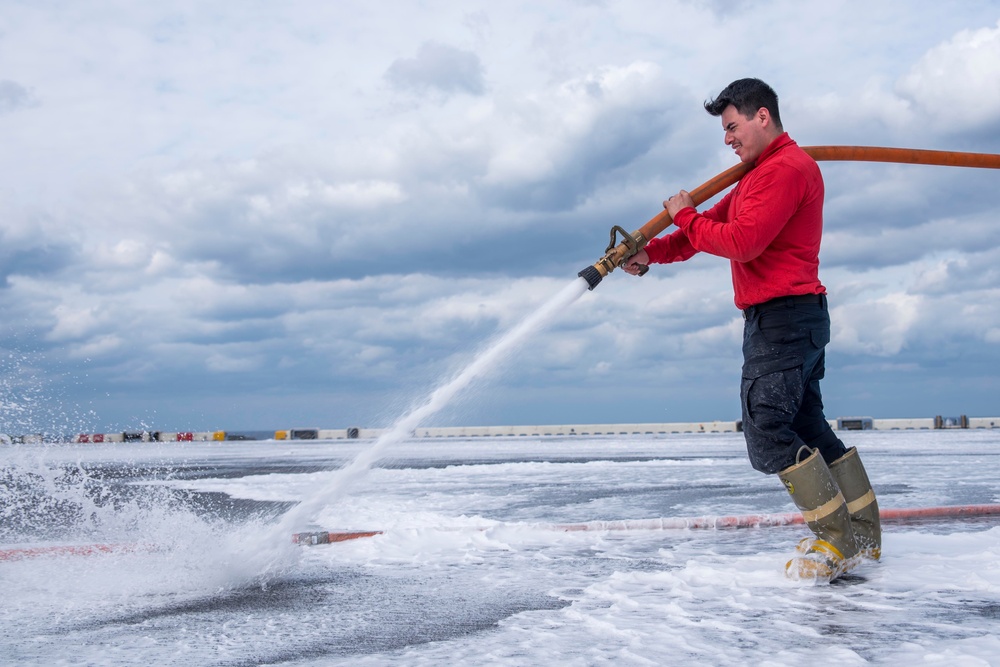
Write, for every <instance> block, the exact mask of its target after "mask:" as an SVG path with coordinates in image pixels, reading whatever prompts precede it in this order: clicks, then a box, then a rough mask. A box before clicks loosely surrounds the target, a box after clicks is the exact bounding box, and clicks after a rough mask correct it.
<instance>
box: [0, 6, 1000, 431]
mask: <svg viewBox="0 0 1000 667" xmlns="http://www.w3.org/2000/svg"><path fill="white" fill-rule="evenodd" d="M722 6H723V5H722V4H720V3H711V4H709V5H705V4H704V3H701V4H699V3H690V2H687V1H681V2H673V1H671V0H667V1H666V2H659V3H652V2H650V3H643V2H640V3H624V4H622V3H617V4H616V3H578V2H559V1H558V0H557V1H556V2H555V4H553V5H546V7H545V8H544V9H539V6H538V5H537V3H535V4H531V3H514V4H513V5H491V6H489V7H483V8H478V9H477V10H476V11H475V13H473V14H469V13H468V8H467V7H464V6H460V5H455V3H447V2H439V1H436V0H434V1H431V2H429V3H424V4H421V5H420V6H419V7H418V6H416V5H413V6H411V5H408V4H406V3H399V4H394V5H391V10H392V11H390V12H388V13H386V12H385V11H379V12H373V11H371V9H370V7H368V5H365V4H364V3H362V2H352V1H348V2H346V3H332V4H322V3H320V4H316V3H311V2H299V1H298V0H292V1H291V4H289V5H282V6H280V7H279V6H278V5H273V6H272V5H267V6H263V5H262V6H260V7H256V8H255V9H254V10H253V11H251V12H232V11H230V10H229V9H226V8H222V9H218V8H216V9H213V10H211V11H209V10H207V9H204V8H202V7H201V6H198V5H191V6H190V7H182V8H180V9H178V8H170V9H168V10H163V9H162V8H158V7H157V6H154V5H148V6H146V5H143V6H141V7H140V6H139V5H136V6H135V7H132V8H130V9H129V10H127V11H121V12H116V13H114V14H113V15H109V14H107V13H104V12H94V11H92V10H91V9H92V8H90V6H89V4H88V3H86V2H84V3H83V4H80V5H74V7H73V8H72V9H71V10H67V11H61V12H53V11H52V10H51V8H48V7H46V6H44V5H30V4H28V5H18V6H12V7H11V8H10V11H9V12H7V13H6V14H5V20H6V21H8V24H9V28H7V29H5V34H4V41H3V44H2V46H3V49H4V54H6V55H5V57H8V56H9V58H7V60H5V62H9V63H11V65H10V68H9V71H10V72H12V74H10V75H9V76H11V77H16V78H17V80H18V81H21V82H31V85H30V86H28V85H26V84H23V83H15V82H13V81H7V82H6V83H4V84H2V85H0V110H2V111H6V113H3V114H2V115H0V124H2V126H3V129H4V131H5V136H6V137H8V142H7V143H6V144H5V150H4V151H2V152H0V176H2V180H0V182H2V183H3V184H4V185H3V187H0V207H2V208H3V210H4V212H5V214H4V216H3V217H2V218H0V248H2V249H0V274H2V275H3V276H4V278H5V282H3V283H0V284H2V288H0V308H2V309H3V311H4V313H5V327H4V328H3V329H2V330H0V345H2V346H3V348H4V351H5V352H7V351H9V352H10V353H12V354H20V355H27V356H29V357H31V358H30V359H29V360H28V361H29V362H28V363H25V364H23V365H22V366H21V367H20V368H19V370H18V373H19V374H20V376H19V377H23V374H24V373H25V372H28V370H29V369H30V372H33V373H37V377H38V381H39V383H40V384H43V385H46V386H48V387H49V388H50V389H51V392H52V395H53V396H57V397H58V398H56V399H53V401H66V402H67V403H72V402H76V403H78V404H80V405H81V406H84V411H85V412H87V413H89V411H91V410H93V411H94V412H96V413H98V414H99V415H100V416H99V417H92V418H89V419H93V420H95V421H98V422H100V423H112V422H116V423H121V422H129V421H130V420H136V419H140V418H141V419H144V420H147V421H155V422H157V424H156V426H157V428H162V429H165V430H169V429H171V428H177V429H183V430H188V429H191V428H201V427H202V426H208V425H209V424H210V425H211V427H215V426H218V425H219V423H220V422H226V423H228V424H231V425H233V426H234V427H239V428H252V427H261V428H272V427H276V426H280V425H281V423H286V420H287V422H295V421H300V422H301V423H310V424H321V425H324V426H327V425H329V426H338V425H347V424H353V425H358V424H361V425H375V423H376V422H379V421H381V423H384V422H385V421H387V420H391V419H392V418H393V417H395V416H397V414H398V412H397V411H398V410H399V409H402V408H403V407H405V406H406V405H408V404H409V403H410V400H411V399H414V398H415V397H416V398H419V397H420V396H422V395H425V394H426V392H427V391H429V388H430V387H432V386H433V385H434V384H435V383H436V382H438V381H440V379H441V377H442V376H446V375H447V372H449V371H451V370H454V369H455V368H456V367H460V366H461V365H462V364H463V363H466V362H467V361H468V360H469V358H470V356H471V355H472V354H473V353H474V352H475V350H476V349H478V347H479V346H480V345H482V344H484V342H485V341H488V340H489V339H490V338H491V337H492V336H494V335H497V334H498V333H502V332H503V331H505V330H506V329H507V328H508V327H510V326H512V325H513V324H514V323H515V322H516V321H517V320H518V318H519V317H522V316H524V315H525V314H527V313H528V312H530V311H531V310H532V309H533V308H536V307H538V305H539V304H540V303H541V302H543V301H544V299H545V298H546V297H547V296H548V295H550V294H554V293H556V292H557V291H558V290H559V289H561V288H562V287H563V286H564V285H565V283H566V282H567V281H569V280H572V279H573V277H574V276H575V274H576V272H577V271H578V270H579V269H580V268H582V267H583V265H584V264H587V263H590V262H592V261H594V260H595V259H597V257H599V256H600V255H601V254H603V251H604V247H605V245H606V244H607V241H608V230H609V228H610V227H611V225H613V224H620V225H622V226H623V227H625V228H627V229H629V230H632V229H635V228H637V227H639V226H640V225H641V224H642V223H643V222H645V221H646V220H648V219H649V218H651V217H652V216H653V215H655V214H656V213H658V212H659V210H660V209H661V206H660V202H661V201H662V199H663V198H664V196H665V195H667V194H670V193H672V192H674V191H676V190H677V189H679V188H682V187H684V188H686V189H691V188H693V187H695V186H697V185H698V184H700V182H702V181H704V180H707V179H708V178H710V177H711V176H714V175H715V174H716V173H718V172H720V171H722V170H723V169H725V168H726V167H728V166H730V165H731V164H732V163H733V156H732V154H731V151H729V150H728V149H727V148H726V147H725V146H723V144H722V134H721V131H720V129H719V126H718V122H717V119H712V118H710V117H708V116H707V115H706V114H705V113H704V112H703V110H702V108H701V102H702V101H703V100H704V99H706V98H708V97H710V96H712V95H713V94H715V93H717V92H718V90H720V89H721V87H722V86H724V85H725V84H726V83H728V82H729V81H731V80H733V79H735V78H739V77H742V76H748V75H753V76H761V77H762V78H764V79H765V80H768V81H769V82H770V83H772V85H774V86H775V87H776V88H777V89H778V91H779V93H780V94H781V95H782V105H783V107H782V116H783V119H784V120H785V123H786V127H788V128H789V131H790V132H791V133H792V136H793V137H794V138H796V139H797V140H798V141H799V142H800V143H802V144H810V143H811V144H835V143H844V144H862V145H897V146H913V147H919V148H941V149H956V150H959V149H963V148H964V149H968V150H979V151H991V152H998V151H1000V133H998V132H996V126H995V124H994V123H993V120H992V119H995V118H996V117H997V115H998V114H997V110H996V104H995V100H994V97H993V95H994V92H995V91H994V90H993V88H989V87H988V84H989V82H990V81H991V80H994V81H995V80H996V64H995V63H996V60H997V59H996V58H995V57H994V56H993V54H994V49H995V48H996V46H995V40H996V35H997V32H998V27H1000V26H998V24H996V12H995V7H994V6H992V5H991V4H989V3H986V4H983V5H972V4H970V5H967V6H962V8H961V10H956V9H955V8H954V7H951V6H945V5H942V4H941V3H932V2H929V1H927V2H918V3H917V4H916V5H915V6H914V9H913V10H911V11H909V12H906V13H899V12H898V8H895V7H889V6H886V7H884V8H883V7H881V6H871V5H870V3H869V4H864V3H861V2H859V1H857V0H849V1H848V2H847V3H846V4H844V3H839V4H832V5H830V4H828V5H823V6H822V7H819V6H814V5H813V4H811V3H790V2H787V3H785V2H781V3H773V4H763V5H754V6H753V8H752V9H751V8H747V7H743V6H742V5H737V6H735V7H732V8H730V7H729V6H728V5H727V6H726V9H727V11H725V12H723V11H721V10H720V8H721V7H722ZM387 17H388V18H387ZM890 19H891V24H892V25H893V26H894V30H892V31H888V32H887V31H886V30H885V29H884V27H881V26H882V25H884V24H885V22H886V21H887V20H890ZM664 25H674V26H677V25H684V26H687V27H688V29H684V30H675V31H673V32H672V33H671V34H670V35H669V38H667V37H665V36H664V34H665V33H664V32H663V26H664ZM802 26H806V27H807V29H806V30H803V29H802ZM845 34H850V35H852V45H853V46H852V48H851V49H844V48H843V35H845ZM761 35H767V36H768V37H767V39H761ZM720 43H726V44H729V45H731V52H738V53H742V54H745V55H746V58H740V59H737V60H736V61H734V60H733V59H732V58H728V57H726V56H725V54H724V53H722V52H720V51H719V50H718V49H717V45H718V44H720ZM38 44H59V45H60V48H59V49H43V50H38V49H37V45H38ZM27 53H35V54H37V57H32V58H25V57H15V56H14V55H12V54H27ZM789 53H795V54H796V55H795V57H794V58H790V57H789V56H788V54H789ZM748 63H750V64H748ZM935 63H944V66H943V68H942V69H940V71H939V70H938V69H935V67H936V66H935ZM747 68H750V69H751V70H753V71H747ZM949 73H955V75H954V76H953V77H951V78H950V79H949ZM991 77H992V78H991ZM987 88H988V89H987ZM36 90H37V91H43V92H44V101H45V104H36V103H35V102H34V101H35V99H36V98H35V92H34V91H36ZM40 94H41V93H39V95H40ZM952 103H954V104H955V105H956V107H960V109H957V110H956V115H955V117H954V119H950V118H949V115H948V114H949V109H948V105H950V104H952ZM29 107H30V108H29ZM823 173H824V177H825V179H826V184H827V209H826V225H827V228H826V230H827V231H826V237H825V239H824V251H823V256H822V260H823V264H822V267H821V272H822V277H823V280H824V283H825V284H826V285H827V287H828V289H829V290H830V292H831V300H832V302H833V303H834V306H835V311H834V316H835V317H834V322H835V327H841V328H839V329H837V331H839V332H840V333H839V334H838V338H837V339H836V340H835V344H834V345H833V346H831V352H832V353H833V354H832V356H831V358H836V359H839V360H840V361H837V362H834V364H833V365H831V368H830V369H829V371H830V372H829V376H830V378H829V385H828V391H829V396H830V399H831V402H830V403H829V405H831V406H832V407H831V409H832V410H837V409H838V408H839V406H845V408H844V409H845V410H846V409H847V407H846V406H853V405H855V403H852V401H856V400H859V399H856V398H855V397H856V396H861V395H862V394H863V393H864V392H869V393H870V394H873V395H872V397H871V398H870V399H868V400H869V403H866V404H863V405H862V406H861V407H864V410H863V412H866V413H871V412H875V413H880V411H881V408H880V407H879V406H891V407H895V406H896V405H898V404H897V403H892V402H891V401H890V399H889V398H888V397H889V395H890V394H892V391H889V390H885V391H882V392H881V395H880V393H879V392H877V391H876V392H871V391H870V387H869V388H866V387H865V385H866V383H867V384H869V385H870V386H871V387H879V388H883V384H880V383H884V382H887V380H885V379H884V378H882V377H881V376H879V375H878V374H877V373H875V372H874V371H872V372H871V373H868V372H866V371H865V370H864V369H866V368H873V369H874V368H883V369H886V371H885V372H886V374H888V375H892V374H894V373H896V374H900V375H901V374H904V373H905V374H906V378H907V380H906V383H905V386H903V385H898V386H897V387H896V391H899V390H900V387H903V388H905V389H907V390H908V391H909V388H910V387H920V386H922V387H924V388H925V389H926V388H927V387H929V386H932V385H933V384H934V383H936V382H938V381H939V380H940V381H942V382H943V381H944V380H948V381H951V382H954V383H955V384H956V385H957V384H961V383H963V382H965V383H972V382H978V383H979V385H980V388H979V390H978V391H977V392H971V391H968V392H965V393H961V394H959V393H956V398H955V400H956V401H957V400H960V398H961V400H966V401H968V403H965V405H972V404H973V403H972V402H973V401H977V400H979V401H982V402H985V399H981V398H979V397H982V396H988V395H995V393H996V389H997V384H996V381H995V380H991V379H990V377H989V376H988V373H989V372H990V369H991V368H992V369H993V370H995V368H996V363H1000V361H998V352H997V345H996V336H997V334H996V331H998V330H1000V315H998V313H997V307H995V306H993V305H992V304H994V303H997V302H998V301H1000V300H998V298H997V290H998V289H1000V276H998V275H997V272H996V270H995V269H994V268H993V267H994V266H996V265H997V263H998V262H1000V258H998V257H997V254H996V253H997V248H998V247H1000V236H998V234H1000V227H998V226H997V225H996V224H995V220H996V218H997V204H996V198H995V196H994V193H995V192H996V175H997V173H996V172H988V171H985V170H981V171H974V170H959V169H947V168H930V167H905V166H893V165H881V164H879V165H863V164H850V163H838V164H834V163H826V164H824V165H823ZM838 320H839V321H838ZM741 326H742V320H741V319H739V314H738V313H737V312H736V310H735V309H734V307H733V304H732V286H731V278H730V274H729V267H728V263H727V262H725V261H723V260H719V259H717V258H712V257H698V258H695V259H693V260H692V261H690V262H688V263H685V264H683V265H678V266H657V267H654V270H653V272H651V273H650V274H649V275H647V276H646V277H645V278H642V279H635V278H632V277H629V276H625V275H623V274H621V272H616V273H615V274H613V275H612V276H610V277H609V278H608V279H606V280H605V282H604V283H603V284H602V285H601V286H600V287H599V288H598V290H596V291H594V292H592V293H588V294H586V295H584V297H583V298H581V300H580V301H579V302H578V303H576V304H574V305H573V306H572V307H569V308H567V309H566V311H565V312H563V313H560V314H559V317H557V318H555V319H554V320H553V322H551V323H550V328H549V329H547V330H546V331H543V332H541V333H539V334H538V335H537V336H536V337H534V338H533V339H532V341H531V342H530V344H529V345H527V346H526V347H525V348H524V349H523V350H522V351H521V352H520V353H519V355H518V356H517V358H516V359H513V360H511V361H510V362H509V363H507V364H505V365H504V367H503V368H502V369H498V372H497V373H496V375H495V377H494V379H493V380H491V381H490V382H489V393H488V394H486V393H477V392H471V391H470V392H469V393H468V400H466V401H465V402H464V404H463V407H462V410H461V412H460V413H458V412H456V413H453V414H451V415H449V416H447V417H444V416H442V419H445V418H447V419H454V420H459V421H464V420H466V419H469V420H473V419H474V420H477V421H478V420H481V421H484V422H493V423H504V422H506V423H511V422H523V421H525V420H539V421H545V422H550V423H551V422H557V421H567V420H588V419H593V420H598V421H615V420H621V421H627V420H634V421H650V420H660V419H663V420H669V419H675V420H677V421H685V420H689V419H716V418H729V417H732V418H736V417H738V416H739V405H738V396H737V390H736V388H735V387H736V383H737V382H738V373H739V365H740V358H739V356H740V353H739V337H740V333H741ZM977 359H978V362H977V361H976V360H977ZM841 364H844V365H847V366H850V368H851V369H860V370H857V371H855V370H851V371H850V372H849V373H843V374H842V373H840V372H839V371H840V370H841V369H842V368H843V366H841ZM501 371H502V372H501ZM991 382H993V384H990V383H991ZM885 386H888V385H885ZM983 387H986V389H987V390H986V391H984V390H983ZM890 389H891V387H890ZM862 390H864V391H862ZM991 392H992V393H991ZM911 395H912V396H913V400H912V401H911V402H910V405H928V403H926V402H924V403H920V401H923V400H924V399H923V398H922V396H921V395H918V394H917V393H913V392H911ZM0 400H3V397H2V396H0ZM36 403H37V401H36ZM865 406H868V407H865ZM914 409H917V408H914ZM984 409H986V408H984ZM991 409H992V408H991ZM882 414H884V413H882ZM887 416H896V415H887ZM101 420H103V421H101ZM276 422H280V423H277V424H276ZM3 428H4V427H3V426H2V425H0V430H2V429H3Z"/></svg>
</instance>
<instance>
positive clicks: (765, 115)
mask: <svg viewBox="0 0 1000 667" xmlns="http://www.w3.org/2000/svg"><path fill="white" fill-rule="evenodd" d="M757 120H758V121H760V124H761V125H762V126H763V127H767V126H768V125H770V124H771V112H770V111H768V110H767V107H761V108H759V109H757Z"/></svg>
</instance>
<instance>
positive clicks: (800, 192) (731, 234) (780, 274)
mask: <svg viewBox="0 0 1000 667" xmlns="http://www.w3.org/2000/svg"><path fill="white" fill-rule="evenodd" d="M823 193H824V189H823V175H822V174H821V173H820V170H819V165H817V164H816V161H815V160H813V159H812V158H811V157H809V155H807V154H806V153H805V151H803V150H802V149H801V148H799V146H798V144H796V143H795V142H794V141H792V139H791V138H790V137H789V136H788V134H787V133H784V134H782V135H781V136H780V137H778V138H777V139H775V140H774V141H772V142H771V143H770V144H769V145H768V147H767V148H766V149H764V152H763V153H761V155H760V157H758V158H757V161H756V162H755V164H754V167H753V169H751V170H750V171H749V172H747V173H746V174H745V175H744V176H743V178H741V179H740V182H739V183H737V184H736V187H735V188H733V189H732V190H731V191H730V192H728V193H727V194H726V195H725V196H724V197H723V198H722V200H721V201H720V202H719V203H718V204H716V205H715V206H713V207H712V208H710V209H708V210H707V211H705V212H703V213H698V212H697V211H695V209H693V208H685V209H682V210H681V211H678V212H677V217H675V218H674V224H676V225H677V227H678V230H677V231H676V232H674V233H672V234H669V235H667V236H663V237H660V238H656V239H653V240H652V241H650V242H649V243H648V244H647V245H646V252H647V253H648V254H649V261H650V263H653V264H667V263H670V262H682V261H684V260H686V259H690V258H691V257H692V256H694V255H695V254H696V253H698V252H707V253H709V254H712V255H718V256H719V257H725V258H727V259H729V260H730V264H731V266H732V272H733V289H734V291H735V302H736V307H737V308H739V309H741V310H742V309H744V308H747V307H749V306H753V305H756V304H759V303H763V302H765V301H768V300H770V299H773V298H776V297H780V296H794V295H799V294H825V293H826V288H824V287H823V285H822V283H820V281H819V246H820V239H821V237H822V235H823Z"/></svg>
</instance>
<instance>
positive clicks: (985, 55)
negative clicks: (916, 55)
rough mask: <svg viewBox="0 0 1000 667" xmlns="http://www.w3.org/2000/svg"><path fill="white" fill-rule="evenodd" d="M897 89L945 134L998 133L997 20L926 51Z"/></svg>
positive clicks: (999, 45) (999, 55)
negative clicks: (988, 130) (991, 130)
mask: <svg viewBox="0 0 1000 667" xmlns="http://www.w3.org/2000/svg"><path fill="white" fill-rule="evenodd" d="M896 89H897V91H898V92H899V94H900V95H902V96H903V97H904V98H906V99H907V100H910V101H912V103H913V104H914V105H915V106H916V107H917V108H918V109H919V110H920V111H921V112H923V113H925V114H926V115H928V116H929V117H930V118H931V119H933V121H934V122H935V123H937V124H938V125H939V126H940V127H941V128H942V129H943V130H945V131H948V132H960V131H963V130H969V129H972V130H975V129H979V128H983V127H991V128H1000V21H998V22H997V25H996V26H995V27H992V28H980V29H978V30H962V31H960V32H958V33H957V34H956V35H955V36H954V37H952V38H951V39H949V40H947V41H945V42H943V43H942V44H939V45H938V46H935V47H934V48H932V49H930V50H929V51H928V52H927V53H925V54H924V55H923V56H922V57H921V58H920V60H919V61H917V63H916V64H914V66H913V68H912V69H911V70H910V72H909V73H907V74H906V75H905V76H904V77H902V78H901V79H900V80H899V82H898V83H897V85H896Z"/></svg>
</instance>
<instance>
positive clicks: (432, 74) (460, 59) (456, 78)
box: [385, 41, 486, 95]
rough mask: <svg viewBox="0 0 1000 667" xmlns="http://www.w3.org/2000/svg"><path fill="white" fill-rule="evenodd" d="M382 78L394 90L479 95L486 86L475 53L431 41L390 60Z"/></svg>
mask: <svg viewBox="0 0 1000 667" xmlns="http://www.w3.org/2000/svg"><path fill="white" fill-rule="evenodd" d="M385 79H386V81H388V82H389V84H390V85H391V86H393V87H394V88H396V89H397V90H404V91H411V92H417V93H428V92H434V93H441V94H444V95H450V94H454V93H466V94H469V95H482V94H483V93H484V92H485V89H486V85H485V83H484V81H483V66H482V63H480V61H479V57H478V56H477V55H476V54H475V53H473V52H471V51H463V50H461V49H457V48H455V47H453V46H448V45H447V44H440V43H438V42H433V41H431V42H425V43H424V44H422V45H421V46H420V48H419V49H418V50H417V55H416V56H414V57H413V58H399V59H397V60H395V61H393V63H392V64H391V65H390V66H389V69H387V70H386V72H385Z"/></svg>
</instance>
